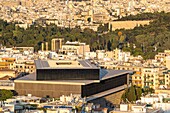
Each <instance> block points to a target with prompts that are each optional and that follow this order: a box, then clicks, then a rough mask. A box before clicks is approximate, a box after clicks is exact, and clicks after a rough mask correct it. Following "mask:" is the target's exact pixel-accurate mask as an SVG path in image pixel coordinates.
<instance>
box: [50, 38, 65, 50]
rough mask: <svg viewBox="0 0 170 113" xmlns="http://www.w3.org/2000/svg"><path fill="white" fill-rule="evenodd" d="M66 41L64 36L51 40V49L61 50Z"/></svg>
mask: <svg viewBox="0 0 170 113" xmlns="http://www.w3.org/2000/svg"><path fill="white" fill-rule="evenodd" d="M63 43H64V38H55V39H52V40H51V50H52V51H55V52H59V50H60V49H61V47H62V44H63Z"/></svg>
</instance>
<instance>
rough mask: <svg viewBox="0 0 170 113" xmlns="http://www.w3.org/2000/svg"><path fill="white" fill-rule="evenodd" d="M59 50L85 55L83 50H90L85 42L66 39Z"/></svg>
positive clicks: (65, 52)
mask: <svg viewBox="0 0 170 113" xmlns="http://www.w3.org/2000/svg"><path fill="white" fill-rule="evenodd" d="M60 52H62V53H64V54H68V53H73V54H76V55H85V52H90V46H89V45H86V44H85V43H80V42H69V41H67V42H66V44H65V45H62V48H61V49H60Z"/></svg>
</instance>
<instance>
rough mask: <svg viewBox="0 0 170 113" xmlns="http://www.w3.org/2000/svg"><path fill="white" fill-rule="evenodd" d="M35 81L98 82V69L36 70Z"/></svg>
mask: <svg viewBox="0 0 170 113" xmlns="http://www.w3.org/2000/svg"><path fill="white" fill-rule="evenodd" d="M37 80H99V69H37Z"/></svg>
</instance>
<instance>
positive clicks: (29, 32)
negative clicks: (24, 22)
mask: <svg viewBox="0 0 170 113" xmlns="http://www.w3.org/2000/svg"><path fill="white" fill-rule="evenodd" d="M140 18H143V19H152V22H151V23H150V25H147V26H138V27H135V28H134V29H131V30H125V29H120V30H116V31H109V32H106V31H108V29H107V24H106V25H104V26H102V25H100V27H99V28H98V32H94V31H93V30H91V29H85V30H84V31H82V30H81V29H80V28H79V27H76V28H74V29H70V28H59V27H57V26H56V25H47V27H42V26H39V25H32V26H30V27H29V28H27V29H23V28H20V27H17V26H15V24H14V23H7V22H6V21H3V20H0V44H2V45H5V46H7V47H13V46H34V47H35V50H38V49H40V47H41V43H42V42H46V41H47V42H49V48H50V41H51V39H52V38H54V37H56V36H58V37H63V38H64V39H65V41H80V42H86V43H87V44H90V48H91V50H92V51H95V50H97V49H105V50H113V49H115V48H116V47H120V46H121V48H122V49H123V50H124V51H130V52H131V53H132V54H133V55H142V56H144V58H146V59H147V58H153V57H154V55H155V54H157V52H161V51H163V50H165V49H170V13H164V12H161V13H153V14H150V13H146V14H141V15H136V16H132V15H130V16H128V17H125V18H122V20H140Z"/></svg>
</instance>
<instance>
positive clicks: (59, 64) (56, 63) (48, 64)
mask: <svg viewBox="0 0 170 113" xmlns="http://www.w3.org/2000/svg"><path fill="white" fill-rule="evenodd" d="M35 66H36V69H60V68H61V69H63V68H65V69H68V68H70V69H71V68H73V69H76V68H77V69H79V68H85V69H86V68H88V69H90V68H91V69H99V68H98V67H97V66H96V65H95V64H92V63H91V62H90V61H89V60H78V61H72V60H35Z"/></svg>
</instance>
